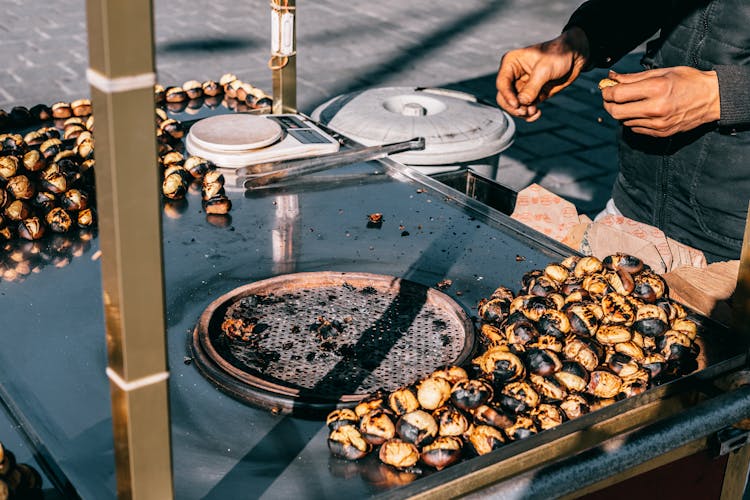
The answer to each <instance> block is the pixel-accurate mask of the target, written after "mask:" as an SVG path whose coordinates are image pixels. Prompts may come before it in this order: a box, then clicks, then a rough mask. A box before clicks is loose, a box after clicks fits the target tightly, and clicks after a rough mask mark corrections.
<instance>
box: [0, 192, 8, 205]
mask: <svg viewBox="0 0 750 500" xmlns="http://www.w3.org/2000/svg"><path fill="white" fill-rule="evenodd" d="M9 201H10V197H9V196H8V193H6V192H5V191H4V190H2V189H0V209H3V208H5V205H7V204H8V202H9Z"/></svg>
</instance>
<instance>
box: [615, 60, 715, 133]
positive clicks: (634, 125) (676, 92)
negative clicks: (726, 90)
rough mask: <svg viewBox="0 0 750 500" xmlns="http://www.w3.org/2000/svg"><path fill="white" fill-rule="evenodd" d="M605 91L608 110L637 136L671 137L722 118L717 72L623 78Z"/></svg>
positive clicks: (681, 69) (678, 70)
mask: <svg viewBox="0 0 750 500" xmlns="http://www.w3.org/2000/svg"><path fill="white" fill-rule="evenodd" d="M609 78H611V79H612V80H615V81H617V82H618V84H617V85H615V86H614V87H607V88H604V89H602V98H603V99H604V109H605V110H607V112H608V113H609V114H610V115H612V117H613V118H614V119H616V120H620V121H621V122H622V124H623V125H625V126H626V127H630V128H631V129H632V130H633V132H636V133H638V134H645V135H650V136H654V137H667V136H670V135H673V134H676V133H677V132H684V131H687V130H692V129H694V128H696V127H698V126H700V125H703V124H704V123H709V122H714V121H717V120H718V119H719V118H720V115H721V107H720V101H719V80H718V79H717V77H716V72H715V71H700V70H698V69H695V68H691V67H688V66H677V67H674V68H661V69H652V70H649V71H642V72H640V73H631V74H627V75H620V74H617V73H615V72H613V71H610V73H609Z"/></svg>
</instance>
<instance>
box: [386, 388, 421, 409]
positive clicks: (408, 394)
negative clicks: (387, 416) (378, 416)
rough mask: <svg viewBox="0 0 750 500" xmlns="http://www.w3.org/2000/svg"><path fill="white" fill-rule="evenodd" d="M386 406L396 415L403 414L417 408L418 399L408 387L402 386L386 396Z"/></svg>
mask: <svg viewBox="0 0 750 500" xmlns="http://www.w3.org/2000/svg"><path fill="white" fill-rule="evenodd" d="M388 406H390V407H391V410H393V411H394V413H395V414H396V415H403V414H405V413H409V412H412V411H415V410H418V409H419V400H418V399H417V395H416V394H414V391H413V390H412V389H411V388H410V387H402V388H400V389H396V390H395V391H393V392H392V393H391V394H390V395H389V396H388Z"/></svg>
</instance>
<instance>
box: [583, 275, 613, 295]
mask: <svg viewBox="0 0 750 500" xmlns="http://www.w3.org/2000/svg"><path fill="white" fill-rule="evenodd" d="M581 286H582V287H583V289H584V290H586V292H588V294H589V295H590V296H591V297H594V298H596V299H599V298H601V297H603V296H604V295H606V294H607V293H609V292H610V291H611V289H612V287H611V286H610V285H609V281H607V278H606V277H605V276H604V275H602V274H591V275H588V276H586V277H585V278H584V279H583V283H582V284H581Z"/></svg>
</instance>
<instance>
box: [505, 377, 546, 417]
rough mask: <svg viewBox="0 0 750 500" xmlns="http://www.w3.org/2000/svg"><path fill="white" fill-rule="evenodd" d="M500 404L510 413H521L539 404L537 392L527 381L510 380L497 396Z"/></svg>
mask: <svg viewBox="0 0 750 500" xmlns="http://www.w3.org/2000/svg"><path fill="white" fill-rule="evenodd" d="M497 399H498V402H499V403H500V406H502V407H503V408H504V409H506V410H508V411H509V412H511V413H516V414H518V413H522V412H525V411H527V410H529V409H531V408H535V407H536V406H538V405H539V394H538V393H537V392H536V391H535V390H534V389H533V388H532V387H531V386H530V385H529V384H528V383H527V382H511V383H510V384H508V385H506V386H505V387H503V390H502V391H501V392H500V395H499V396H498V398H497Z"/></svg>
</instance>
